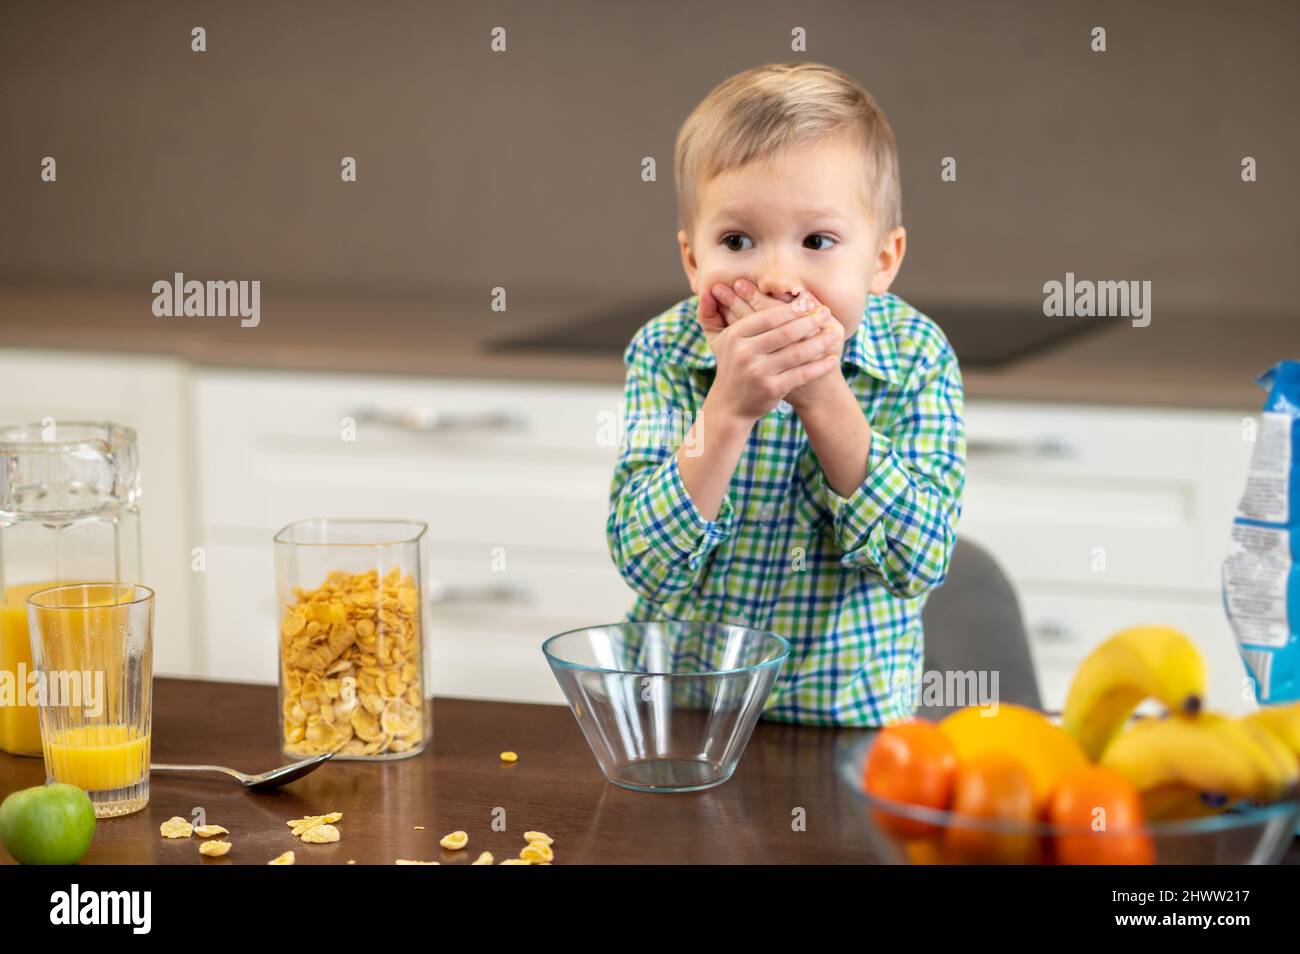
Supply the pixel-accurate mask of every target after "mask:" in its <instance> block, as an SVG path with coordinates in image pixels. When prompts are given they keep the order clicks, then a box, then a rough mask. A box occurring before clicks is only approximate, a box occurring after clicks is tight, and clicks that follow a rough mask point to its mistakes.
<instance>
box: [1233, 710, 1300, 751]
mask: <svg viewBox="0 0 1300 954" xmlns="http://www.w3.org/2000/svg"><path fill="white" fill-rule="evenodd" d="M1242 721H1243V722H1247V723H1250V724H1252V725H1261V726H1263V727H1264V728H1265V729H1267V730H1268V731H1269V732H1271V733H1273V735H1274V736H1276V737H1277V738H1278V739H1280V740H1281V741H1282V743H1283V744H1284V745H1286V747H1287V748H1288V749H1290V750H1291V751H1292V752H1293V753H1295V755H1297V756H1300V702H1293V703H1291V704H1290V705H1285V706H1266V707H1264V708H1262V709H1260V710H1259V711H1258V712H1252V713H1251V714H1250V715H1248V716H1246V717H1245V718H1244V719H1243V720H1242Z"/></svg>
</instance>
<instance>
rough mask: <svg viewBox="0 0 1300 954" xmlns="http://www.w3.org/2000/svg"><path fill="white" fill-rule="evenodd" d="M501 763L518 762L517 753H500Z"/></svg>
mask: <svg viewBox="0 0 1300 954" xmlns="http://www.w3.org/2000/svg"><path fill="white" fill-rule="evenodd" d="M501 761H502V762H518V761H519V753H518V752H502V753H501Z"/></svg>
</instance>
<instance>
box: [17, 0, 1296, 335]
mask: <svg viewBox="0 0 1300 954" xmlns="http://www.w3.org/2000/svg"><path fill="white" fill-rule="evenodd" d="M1298 11H1300V5H1297V4H1294V3H1246V4H1229V3H1226V2H1225V3H1219V4H1205V3H1185V2H1163V3H1140V4H1139V3H1127V2H1125V3H1095V4H1083V3H1059V4H1058V3H1008V2H998V3H973V2H967V0H953V2H927V3H922V2H915V0H914V2H895V3H869V4H868V3H850V2H841V3H833V2H823V3H808V4H793V3H771V2H754V3H743V4H742V3H736V4H712V3H708V4H700V3H676V2H658V0H656V2H644V3H637V4H630V3H607V2H582V3H542V2H536V0H529V2H517V3H454V4H453V3H439V4H428V3H419V4H417V3H373V4H372V3H361V2H351V3H342V2H327V3H319V2H317V3H305V2H303V3H299V2H282V3H220V4H218V3H187V2H167V3H163V2H156V3H103V2H88V3H80V4H77V3H41V4H36V3H6V4H5V5H4V6H3V8H2V9H0V210H2V211H0V282H6V283H13V284H28V283H51V284H66V285H90V286H98V285H103V286H110V285H111V286H122V285H125V286H128V287H133V288H135V287H140V286H141V285H144V286H146V287H147V284H148V283H150V282H152V281H153V280H155V279H157V278H162V277H167V276H169V275H170V274H171V272H173V271H175V270H181V271H184V272H187V273H190V274H191V275H193V276H194V277H205V278H213V277H220V278H249V279H252V278H260V279H262V280H263V282H264V283H266V284H270V283H277V284H278V285H279V286H280V288H281V290H284V289H301V290H303V291H327V292H328V291H332V290H337V291H341V292H342V291H346V292H350V293H361V294H376V293H378V294H385V293H394V294H415V295H417V296H419V297H425V296H429V295H436V294H437V293H438V290H440V289H460V290H464V289H469V290H471V291H472V290H474V289H478V288H487V287H489V286H491V285H496V284H504V285H506V286H507V287H510V288H511V289H512V290H513V289H520V288H523V289H529V288H532V289H537V290H539V291H542V290H545V291H548V292H559V293H572V294H575V295H582V296H591V297H594V298H596V299H599V300H608V301H611V302H613V301H618V300H626V299H637V298H644V297H646V296H647V295H651V296H653V295H657V294H661V293H662V294H665V295H674V294H675V295H677V296H681V295H684V294H686V293H687V289H686V286H685V280H684V277H683V276H682V273H681V269H680V265H679V263H678V259H677V251H676V247H675V244H674V239H673V228H674V224H673V199H672V190H673V185H672V172H671V156H672V145H673V139H674V136H675V134H676V130H677V127H678V125H679V124H680V123H681V121H682V120H683V119H684V118H685V116H686V114H687V113H688V112H689V111H690V109H691V108H692V107H693V105H694V104H695V103H696V102H697V101H698V100H699V99H700V98H701V97H702V96H703V95H704V94H705V93H706V92H707V91H708V89H709V88H710V87H711V86H712V85H713V84H715V83H717V82H718V81H720V80H721V79H723V78H724V77H726V76H728V75H730V74H731V73H734V72H736V71H738V70H740V69H743V68H746V67H748V66H751V65H754V64H757V63H761V62H768V61H775V60H786V59H791V58H796V55H795V54H791V53H790V51H789V45H788V44H789V31H790V29H791V28H792V27H793V26H796V25H797V26H803V27H805V28H806V29H807V31H808V37H809V52H808V53H807V54H806V56H807V58H808V59H813V60H819V61H824V62H828V63H832V64H835V65H837V66H840V67H842V68H844V69H846V70H847V71H849V72H850V73H852V74H853V75H854V76H856V77H857V78H858V79H859V80H861V81H862V82H863V84H864V85H866V86H867V87H868V88H869V89H871V90H872V91H873V92H874V93H875V94H876V96H877V98H878V99H879V100H880V102H881V104H882V105H883V106H884V108H885V110H886V112H887V113H888V115H889V116H890V119H891V121H892V123H893V125H894V128H895V131H896V133H897V135H898V139H899V143H900V148H901V156H902V162H903V170H904V172H903V187H904V214H905V219H906V224H907V225H908V227H909V229H910V240H911V244H910V249H909V257H908V261H907V264H906V266H905V267H904V271H903V276H902V278H901V279H900V284H899V286H898V290H900V291H901V292H902V293H904V294H905V295H911V296H915V297H918V298H921V299H923V300H944V301H951V300H974V301H987V302H1007V301H1026V300H1028V301H1032V300H1037V299H1039V298H1040V297H1041V286H1042V283H1043V282H1044V281H1046V280H1048V279H1051V278H1060V277H1062V276H1063V275H1064V273H1065V272H1066V271H1067V270H1069V271H1074V272H1075V273H1076V274H1078V275H1079V276H1080V277H1089V276H1092V277H1098V278H1134V279H1149V280H1151V281H1152V282H1153V283H1154V289H1153V295H1154V296H1156V297H1158V298H1160V299H1161V303H1162V305H1165V306H1168V305H1172V304H1187V305H1192V304H1197V305H1202V306H1210V307H1218V306H1225V307H1231V309H1232V310H1233V312H1234V314H1248V313H1249V312H1251V311H1252V310H1255V309H1284V308H1290V306H1291V303H1292V302H1293V300H1294V299H1295V298H1296V296H1297V292H1298V291H1300V287H1298V285H1300V281H1298V279H1297V269H1296V261H1297V252H1298V251H1300V242H1298V234H1300V232H1298V227H1297V203H1296V187H1295V180H1294V173H1295V170H1296V157H1297V156H1300V141H1298V140H1300V135H1298V132H1297V130H1298V124H1297V122H1296V115H1297V89H1298V87H1297V82H1296V81H1297V68H1296V67H1297V54H1296V46H1295V44H1296V39H1295V38H1296V36H1297V33H1298V32H1300V31H1298V28H1300V12H1298ZM195 25H202V26H205V27H206V28H207V30H208V45H209V51H208V52H207V53H204V54H201V55H199V54H194V53H192V52H190V49H189V31H190V28H191V27H192V26H195ZM495 25H504V26H506V27H507V29H508V30H509V51H508V52H507V53H505V54H494V53H491V52H490V51H489V48H488V40H489V30H490V28H491V27H493V26H495ZM1094 25H1102V26H1105V27H1106V28H1107V30H1108V45H1109V51H1108V52H1106V53H1104V54H1094V53H1092V52H1090V50H1089V30H1090V28H1091V27H1092V26H1094ZM45 155H53V156H55V157H56V158H57V160H58V163H59V165H58V171H59V181H58V183H57V185H55V186H49V185H45V184H42V183H41V182H40V181H39V177H38V173H39V163H40V160H41V157H42V156H45ZM344 155H352V156H356V157H357V159H358V161H359V169H360V181H359V182H358V183H356V184H354V185H344V184H342V183H341V182H340V181H339V174H338V171H339V159H340V157H341V156H344ZM645 155H653V156H655V157H657V159H658V162H659V173H660V177H659V181H658V182H657V183H654V184H646V183H642V182H641V181H640V178H639V170H640V167H639V160H640V158H641V157H642V156H645ZM948 155H951V156H955V157H956V158H957V160H958V172H959V181H958V182H957V183H955V184H944V183H941V182H940V181H939V162H940V159H941V158H942V157H943V156H948ZM1244 155H1251V156H1255V157H1256V158H1257V159H1258V162H1259V182H1257V183H1255V184H1253V185H1245V184H1243V183H1242V182H1241V181H1240V177H1239V163H1240V160H1241V157H1242V156H1244Z"/></svg>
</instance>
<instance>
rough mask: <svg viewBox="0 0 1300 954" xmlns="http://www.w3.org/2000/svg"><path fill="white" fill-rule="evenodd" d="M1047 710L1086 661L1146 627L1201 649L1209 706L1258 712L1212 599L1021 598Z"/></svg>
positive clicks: (1033, 594) (1025, 592)
mask: <svg viewBox="0 0 1300 954" xmlns="http://www.w3.org/2000/svg"><path fill="white" fill-rule="evenodd" d="M1019 596H1020V602H1021V610H1022V612H1023V615H1024V620H1025V629H1026V631H1027V632H1028V634H1029V644H1030V651H1031V653H1032V654H1033V657H1034V667H1035V670H1036V672H1037V675H1038V680H1039V691H1040V693H1041V694H1042V699H1043V705H1044V707H1046V708H1048V709H1060V708H1061V707H1062V706H1064V705H1065V696H1066V693H1067V691H1068V690H1069V687H1070V681H1071V679H1072V678H1073V677H1074V673H1075V670H1076V669H1077V668H1078V666H1079V663H1081V662H1082V661H1083V659H1084V657H1085V656H1086V655H1087V654H1088V652H1089V651H1091V650H1092V649H1093V648H1094V647H1095V646H1097V645H1098V644H1099V643H1101V642H1102V641H1104V640H1105V639H1106V638H1108V637H1109V636H1111V635H1113V634H1114V633H1116V632H1118V631H1119V630H1121V629H1126V628H1128V627H1130V626H1137V625H1142V624H1146V623H1154V624H1161V625H1166V626H1173V627H1175V628H1177V629H1180V630H1182V631H1183V632H1185V633H1187V635H1188V636H1190V637H1191V638H1192V639H1193V640H1195V641H1196V644H1197V645H1198V646H1199V647H1200V649H1201V652H1202V654H1203V655H1204V657H1205V668H1206V671H1207V673H1208V676H1209V686H1210V691H1209V706H1210V708H1214V709H1218V710H1221V711H1225V712H1245V711H1249V710H1250V709H1252V708H1253V707H1254V705H1253V703H1251V702H1248V701H1246V699H1245V698H1243V685H1244V683H1243V680H1244V679H1245V678H1246V671H1245V666H1244V665H1243V663H1242V661H1241V654H1240V653H1239V652H1238V650H1237V641H1236V637H1235V636H1234V635H1233V632H1232V627H1231V626H1230V625H1229V623H1228V620H1227V617H1226V616H1224V613H1223V608H1222V606H1220V605H1219V604H1218V603H1216V602H1213V601H1208V600H1193V599H1188V600H1185V601H1182V600H1169V599H1146V598H1143V597H1141V596H1116V595H1107V594H1105V591H1104V590H1103V591H1102V592H1101V593H1100V594H1097V595H1091V594H1082V593H1061V592H1051V591H1046V592H1045V591H1043V590H1040V589H1035V588H1032V587H1031V588H1024V589H1022V590H1021V591H1020V593H1019Z"/></svg>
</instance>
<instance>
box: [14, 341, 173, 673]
mask: <svg viewBox="0 0 1300 954" xmlns="http://www.w3.org/2000/svg"><path fill="white" fill-rule="evenodd" d="M46 417H52V418H54V419H55V420H56V421H57V420H91V421H102V420H106V421H113V422H115V423H118V424H125V425H127V426H129V427H132V428H134V429H135V431H136V437H137V440H138V442H139V444H138V449H139V454H140V473H141V478H140V482H141V497H140V515H141V521H140V523H141V529H140V537H141V540H140V547H141V553H140V560H141V565H142V571H143V575H144V579H143V580H142V581H140V582H143V583H145V584H147V585H148V586H150V587H152V588H153V590H154V591H155V593H156V596H155V600H154V671H155V672H158V673H160V674H173V675H193V674H195V673H196V672H198V671H199V670H198V669H197V659H198V656H197V650H198V640H197V639H196V638H195V636H196V629H197V624H198V622H199V620H198V613H197V611H196V607H195V603H194V600H193V598H192V589H191V587H192V584H193V573H192V572H191V569H190V566H191V559H192V558H191V550H192V548H193V547H194V546H196V545H197V542H196V537H197V527H196V523H195V521H194V514H195V510H194V506H195V503H196V501H195V498H194V495H193V494H192V492H191V491H192V488H193V486H194V476H195V475H194V467H193V464H194V457H193V453H192V448H193V431H192V428H191V421H190V377H189V369H188V367H187V366H186V365H185V364H184V363H183V362H180V361H177V360H175V359H171V358H160V357H147V356H142V355H115V354H101V353H89V352H86V353H82V352H75V351H37V350H30V351H29V350H22V349H13V350H4V351H0V422H3V423H10V424H23V423H28V422H33V421H41V420H43V419H44V418H46Z"/></svg>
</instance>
